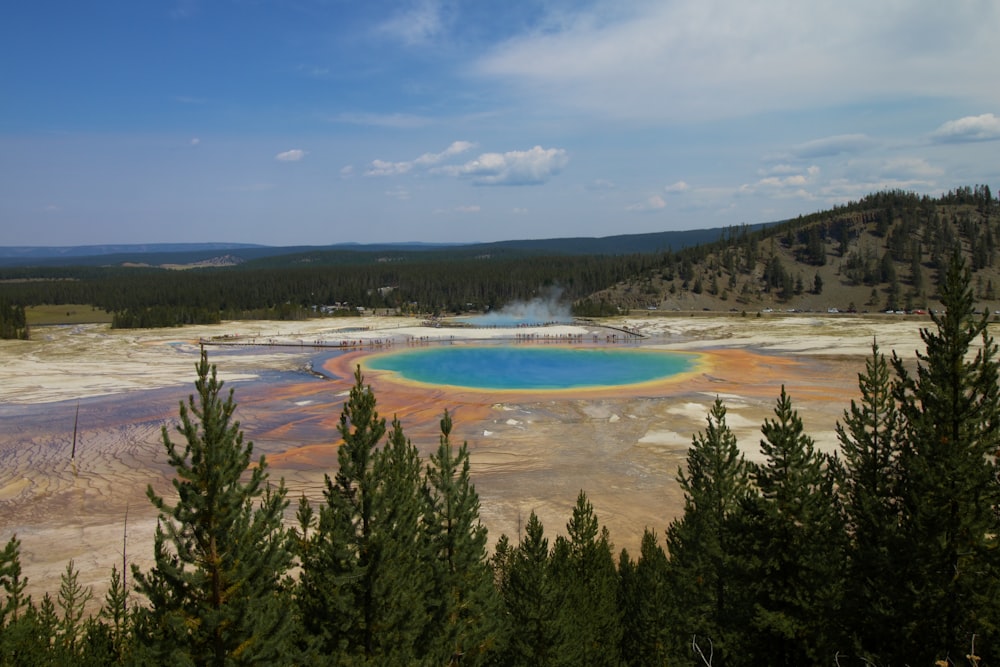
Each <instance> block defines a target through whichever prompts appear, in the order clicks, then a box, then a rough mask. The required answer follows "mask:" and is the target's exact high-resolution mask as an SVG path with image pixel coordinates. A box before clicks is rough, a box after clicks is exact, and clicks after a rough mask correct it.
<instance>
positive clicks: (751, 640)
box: [0, 262, 1000, 667]
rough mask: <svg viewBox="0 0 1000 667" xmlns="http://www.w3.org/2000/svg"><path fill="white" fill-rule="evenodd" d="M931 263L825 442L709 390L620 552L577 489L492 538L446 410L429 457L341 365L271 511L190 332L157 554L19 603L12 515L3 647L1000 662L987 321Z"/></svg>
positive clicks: (268, 654) (27, 653) (999, 491)
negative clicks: (332, 453)
mask: <svg viewBox="0 0 1000 667" xmlns="http://www.w3.org/2000/svg"><path fill="white" fill-rule="evenodd" d="M947 278H948V280H947V282H946V283H945V285H944V287H943V288H942V303H943V304H944V305H945V307H946V308H947V311H946V312H945V313H944V314H941V315H935V317H934V320H933V321H934V323H935V325H936V326H935V328H933V329H931V328H929V329H925V330H923V331H922V332H921V333H922V336H923V340H924V342H925V343H926V350H925V351H924V352H923V353H920V354H918V355H917V359H916V363H915V364H904V362H903V361H902V360H901V359H899V358H898V357H897V356H895V355H893V357H892V359H891V362H888V363H887V360H886V358H885V357H884V356H883V355H881V354H880V353H879V350H878V347H877V345H873V347H872V356H871V358H870V359H869V361H868V363H867V364H866V366H865V369H864V371H863V372H862V373H861V374H859V388H860V393H861V397H860V399H859V400H857V401H853V402H852V403H851V406H850V408H849V409H848V410H846V411H845V412H844V417H843V420H842V423H840V424H838V425H837V434H838V437H839V440H840V445H841V451H842V453H843V459H841V458H840V457H838V456H832V455H828V454H826V453H823V452H821V451H819V450H818V449H817V447H816V445H815V443H814V442H813V440H812V439H811V438H810V437H809V436H808V435H807V434H806V433H805V431H804V428H803V424H802V420H801V419H800V417H799V415H798V413H797V412H796V411H795V410H794V409H793V407H792V402H791V399H790V398H789V396H788V394H787V393H786V392H785V391H784V388H782V391H781V394H780V396H779V398H778V400H777V403H776V405H775V409H774V416H773V418H770V419H767V420H765V421H764V423H763V425H762V427H761V433H762V435H763V438H762V440H761V441H760V454H761V456H760V460H759V461H758V462H755V463H748V462H746V461H744V459H743V457H742V455H741V454H740V449H739V447H738V446H737V442H736V438H735V436H734V434H733V433H732V432H731V431H730V429H729V427H728V426H727V424H726V408H725V406H724V405H723V404H722V402H721V401H719V400H716V402H715V404H714V405H713V406H712V408H711V411H710V413H709V416H708V424H707V427H706V429H705V431H704V432H702V433H699V434H697V435H695V436H694V438H693V439H692V443H691V448H690V450H689V452H688V458H687V465H686V469H685V470H684V471H682V472H679V474H678V482H679V485H680V488H681V489H682V491H683V492H684V496H685V505H684V513H683V515H682V516H681V517H679V518H677V519H676V520H674V521H672V522H671V523H670V525H669V527H668V529H667V539H666V543H667V546H668V551H667V552H665V551H664V550H663V549H662V548H661V547H660V545H658V544H657V541H656V537H655V534H654V533H653V532H652V531H651V530H647V531H646V532H645V534H644V536H643V539H642V546H641V550H640V553H639V556H638V559H637V560H633V559H632V558H631V557H630V556H629V554H628V553H627V552H626V551H624V550H623V551H622V553H621V556H620V558H619V562H618V564H617V568H616V567H615V564H614V561H613V559H612V551H611V543H610V537H609V534H608V532H607V530H606V529H603V528H601V527H600V524H599V522H598V520H597V516H596V513H595V511H594V508H593V506H592V505H591V503H590V502H589V501H588V500H587V496H586V494H585V493H584V492H582V491H581V493H580V495H579V496H578V498H577V502H576V505H575V506H574V507H573V509H572V516H571V517H570V519H569V521H568V523H567V524H566V531H565V534H564V535H559V536H557V537H555V539H554V540H553V541H552V542H550V540H549V539H548V538H546V537H545V533H544V530H543V527H542V523H541V521H540V520H539V519H538V517H537V516H536V515H535V513H534V512H532V514H531V516H530V517H529V519H528V522H527V525H526V527H525V530H524V534H523V535H521V534H520V531H519V535H518V543H517V544H516V545H514V544H511V542H510V540H509V539H508V538H507V537H506V536H501V537H500V539H499V540H498V542H497V546H496V549H495V554H494V556H493V558H492V561H488V560H487V557H486V551H485V544H486V529H485V527H483V526H482V524H481V523H480V521H479V498H478V495H477V494H476V491H475V488H474V486H473V485H472V483H471V477H470V465H469V453H468V449H467V447H466V445H465V444H464V443H463V445H462V446H461V447H455V446H454V445H453V444H452V443H451V432H452V423H451V416H450V415H449V413H447V412H445V414H444V417H443V419H442V420H441V436H440V438H439V442H438V447H437V449H436V451H434V453H433V454H432V455H431V456H430V460H429V463H428V464H427V465H426V466H425V464H424V463H423V462H422V461H421V459H420V456H419V453H418V450H417V449H416V448H415V447H414V445H413V444H412V443H411V442H410V441H409V440H408V439H407V438H406V436H405V434H404V433H403V429H402V425H401V424H400V423H399V421H398V420H393V422H392V427H391V428H390V429H388V430H387V429H386V423H385V420H384V419H382V418H381V417H380V416H379V414H378V411H377V410H376V401H375V395H374V392H373V391H372V389H371V387H369V386H366V385H365V384H364V382H363V377H362V376H361V372H360V368H359V369H358V371H357V373H356V375H355V386H354V388H353V389H352V390H351V394H350V397H349V398H348V400H347V401H346V402H345V405H344V408H343V412H342V415H341V419H340V426H339V433H340V435H341V437H342V438H343V445H342V446H341V447H340V449H339V452H338V456H339V464H340V465H339V468H338V471H337V473H336V476H335V478H333V479H331V478H329V477H327V480H326V488H325V493H324V496H323V500H324V501H325V502H323V503H321V504H320V505H319V507H318V511H317V512H314V511H313V509H312V507H311V506H310V504H309V501H308V499H306V498H305V497H303V500H302V502H301V503H300V506H299V512H298V516H297V519H298V524H299V530H298V531H297V532H295V533H292V532H291V531H286V530H285V528H284V527H283V518H282V515H283V512H284V510H285V508H286V507H287V502H286V501H285V491H284V489H283V486H282V485H279V486H278V487H277V488H276V489H275V488H272V487H271V486H269V485H268V473H267V466H266V463H265V461H264V459H263V457H262V458H261V459H260V460H259V461H258V462H257V463H256V464H255V465H253V464H252V462H251V454H252V445H251V444H250V443H244V442H243V434H242V433H241V432H240V430H239V423H238V422H236V421H235V420H234V415H235V408H236V406H235V403H234V402H233V396H232V392H231V391H230V392H229V394H228V398H224V397H223V396H222V395H221V390H222V383H221V382H219V381H218V380H217V379H216V374H215V368H214V367H212V366H209V364H208V362H207V358H206V356H205V354H204V352H203V353H202V355H201V360H200V362H199V364H198V365H197V366H196V370H197V373H198V378H197V381H196V383H195V387H196V390H197V393H196V395H192V396H191V397H190V398H189V400H188V402H187V403H186V404H185V403H182V404H181V409H180V417H181V424H180V426H179V428H178V432H179V433H180V434H181V435H182V436H183V438H184V440H185V444H184V445H183V446H179V445H175V444H174V443H173V442H171V440H170V438H169V437H168V434H167V432H166V430H164V433H163V440H164V446H165V448H166V451H167V456H168V460H169V462H170V464H171V465H172V466H173V468H174V470H175V474H176V477H175V480H174V490H175V497H174V498H172V499H171V501H170V502H168V500H166V499H165V498H162V497H160V496H158V495H156V494H155V493H154V492H153V491H152V489H150V490H149V496H150V499H151V501H152V502H153V503H154V505H155V506H156V507H157V508H158V509H159V511H160V523H159V526H158V529H157V531H156V535H155V540H154V545H153V547H154V556H155V559H156V562H155V565H154V566H153V568H152V569H151V570H150V571H148V572H142V571H138V569H137V568H135V567H133V569H132V571H133V574H134V576H133V580H134V581H135V586H136V590H137V591H138V592H139V593H140V594H142V595H143V596H144V597H145V600H143V601H139V602H138V604H130V603H129V600H128V590H127V587H126V586H125V584H124V581H123V577H122V576H121V575H120V574H119V573H118V572H117V570H114V571H113V572H112V579H111V587H110V589H109V591H108V595H107V596H106V598H105V604H104V605H103V607H102V609H101V611H100V612H99V613H98V614H97V615H95V616H93V617H91V618H85V614H84V606H85V605H86V604H87V602H88V600H89V598H90V591H89V588H88V587H87V586H84V585H83V584H81V583H80V582H79V580H78V574H77V571H76V569H75V567H74V565H73V564H72V562H71V563H70V564H69V565H68V566H67V568H66V571H65V572H64V574H63V576H62V579H61V585H60V587H59V590H58V592H57V593H56V594H55V595H51V594H45V595H44V596H43V597H42V599H41V600H40V601H39V602H38V603H37V604H36V603H34V602H33V601H32V600H31V599H30V598H29V597H27V596H26V595H25V590H26V589H25V585H26V579H25V578H24V577H23V576H22V572H21V564H20V542H19V540H18V539H17V538H16V537H12V538H10V541H9V542H8V543H7V546H6V547H5V548H4V549H3V550H0V666H6V665H18V666H20V665H59V666H61V665H67V664H72V665H74V666H76V667H87V666H89V665H109V664H142V665H146V664H169V665H175V664H176V665H213V666H214V665H220V666H221V665H242V664H267V665H271V664H274V665H331V664H332V665H338V664H339V665H434V666H435V667H438V666H442V665H475V664H480V665H513V666H518V665H525V666H529V665H530V666H531V667H535V666H537V665H573V666H574V667H575V666H576V665H605V664H607V665H621V664H627V665H630V666H645V665H664V664H670V665H706V664H707V665H728V666H732V665H736V666H739V665H752V666H755V665H826V664H830V665H833V664H840V665H847V664H865V665H877V666H878V667H889V666H890V665H906V664H909V665H947V666H951V665H954V666H956V667H957V666H959V665H963V666H965V665H968V666H969V667H984V666H985V665H988V664H1000V644H998V642H1000V605H998V603H997V600H998V599H1000V590H998V588H1000V545H998V538H997V536H998V535H1000V476H998V472H1000V471H998V467H997V455H998V453H1000V452H998V449H1000V387H998V381H1000V372H998V361H997V347H996V345H995V344H994V343H993V340H992V338H991V337H990V335H989V332H988V329H987V326H986V320H985V318H979V317H976V316H975V315H974V313H973V311H972V299H971V294H970V291H969V276H968V273H967V272H966V271H964V270H963V268H962V266H961V265H960V264H959V263H958V262H954V263H953V264H952V267H951V269H950V270H949V272H948V276H947ZM550 544H551V548H550ZM293 554H294V555H297V556H298V559H299V560H298V563H295V562H294V560H293ZM491 565H492V567H490V566H491ZM293 574H294V575H296V576H297V577H298V579H297V581H295V582H293V581H292V575H293Z"/></svg>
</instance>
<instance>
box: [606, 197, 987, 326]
mask: <svg viewBox="0 0 1000 667" xmlns="http://www.w3.org/2000/svg"><path fill="white" fill-rule="evenodd" d="M954 252H959V253H961V254H962V255H963V256H964V257H965V259H966V261H967V264H968V265H969V267H970V268H971V269H972V270H973V285H974V287H975V292H976V297H977V299H979V303H980V308H987V309H990V310H991V311H992V310H997V309H1000V202H998V201H997V200H996V199H993V198H992V196H991V194H990V191H989V188H988V187H986V186H981V187H980V186H977V187H975V188H961V189H959V190H957V191H953V192H950V193H948V194H946V195H944V196H942V197H940V198H936V199H932V198H929V197H920V196H917V195H915V194H912V193H906V192H900V191H893V192H883V193H877V194H873V195H869V196H868V197H865V198H864V199H862V200H861V201H859V202H855V203H851V204H849V205H847V206H844V207H839V208H835V209H833V210H830V211H824V212H821V213H816V214H813V215H810V216H808V217H799V218H797V219H795V220H791V221H788V222H786V223H782V224H780V225H776V226H773V227H770V228H768V229H764V230H759V231H750V230H741V229H733V230H730V231H729V233H728V234H727V237H726V238H725V239H724V240H723V241H720V242H718V243H714V244H710V245H704V246H699V247H697V248H692V249H687V250H685V251H682V252H679V253H673V254H668V255H666V256H664V259H663V262H661V263H660V265H658V266H656V267H655V268H652V269H650V270H647V271H645V272H643V273H641V274H637V275H634V276H633V277H630V278H629V279H627V280H624V281H621V282H618V283H617V284H615V285H612V286H609V287H608V288H607V289H605V290H601V291H599V292H598V293H596V294H594V295H592V296H591V297H590V300H591V301H592V302H605V303H608V304H613V305H614V306H615V307H616V308H618V309H622V310H638V309H642V310H653V309H655V310H663V311H675V310H681V311H700V310H703V309H708V310H714V311H718V310H723V311H727V310H737V311H742V310H748V311H750V310H753V311H757V310H762V309H766V308H772V309H775V310H800V311H820V312H826V311H828V310H829V309H837V310H838V311H841V312H844V311H851V310H853V311H857V312H865V311H867V312H883V311H886V310H892V311H900V310H906V311H911V310H916V309H923V310H927V309H928V308H936V307H938V304H937V285H938V279H939V275H938V274H939V271H940V270H941V269H942V268H943V267H944V266H945V264H946V262H947V259H948V257H949V256H950V255H951V254H952V253H954Z"/></svg>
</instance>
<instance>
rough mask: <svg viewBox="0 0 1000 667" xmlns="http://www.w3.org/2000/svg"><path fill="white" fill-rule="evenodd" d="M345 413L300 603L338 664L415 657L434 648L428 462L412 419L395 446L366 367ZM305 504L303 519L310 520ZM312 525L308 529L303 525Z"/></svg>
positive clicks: (305, 556)
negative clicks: (409, 434) (426, 538)
mask: <svg viewBox="0 0 1000 667" xmlns="http://www.w3.org/2000/svg"><path fill="white" fill-rule="evenodd" d="M354 377H355V383H354V386H353V388H352V389H351V392H350V396H349V397H348V400H347V402H346V403H345V405H344V409H343V411H342V413H341V416H340V422H339V425H338V431H339V432H340V436H341V437H342V438H343V441H344V442H343V444H342V445H341V447H340V449H339V450H338V461H339V469H338V471H337V474H336V476H335V478H334V479H331V478H330V476H329V475H327V476H326V489H325V491H324V499H325V503H324V504H323V505H322V506H321V507H320V510H319V523H318V526H317V527H316V530H315V531H314V532H313V535H312V537H311V538H309V539H308V542H307V543H306V544H305V545H304V548H303V550H302V552H301V559H302V574H301V576H300V582H299V589H298V590H299V594H298V601H299V605H300V608H301V611H302V616H303V622H304V624H305V629H306V632H307V635H308V636H309V637H310V640H311V641H312V642H314V644H315V646H314V647H313V648H314V649H315V651H316V652H317V654H318V655H319V656H321V657H322V658H323V659H324V660H326V661H327V662H330V663H334V664H338V663H339V664H363V663H368V662H372V663H377V664H413V663H415V662H418V661H419V660H421V659H422V658H421V656H422V653H423V652H424V651H426V650H427V649H428V647H427V642H426V641H421V640H420V638H421V636H422V634H423V633H424V632H425V631H427V629H428V626H427V622H428V617H427V614H428V609H427V605H428V601H427V599H426V595H427V592H428V590H429V586H430V583H431V569H430V567H431V566H430V559H429V556H428V552H427V549H426V543H425V542H423V541H422V537H421V531H420V520H421V517H422V504H421V490H420V489H421V478H420V472H421V471H420V460H419V456H418V455H417V452H416V449H415V448H414V447H413V445H412V444H411V443H410V442H409V440H407V439H406V437H405V435H404V434H403V430H402V426H401V425H400V424H399V422H398V421H394V422H393V429H392V432H391V433H390V435H389V439H388V444H387V445H386V447H385V449H384V450H380V449H379V447H378V445H379V441H380V440H381V439H382V437H383V436H384V435H385V433H386V424H385V419H383V418H382V417H380V416H379V414H378V410H377V403H376V399H375V394H374V392H373V391H372V389H371V387H370V386H367V385H365V384H364V377H363V376H362V374H361V368H360V367H358V368H357V369H356V371H355V375H354ZM309 512H311V510H309V509H303V508H301V507H300V524H301V523H303V522H305V523H306V524H308V523H309V521H310V518H309V517H308V516H307V515H308V514H309ZM303 532H304V531H303Z"/></svg>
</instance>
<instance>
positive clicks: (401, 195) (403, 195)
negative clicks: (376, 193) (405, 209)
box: [385, 188, 410, 201]
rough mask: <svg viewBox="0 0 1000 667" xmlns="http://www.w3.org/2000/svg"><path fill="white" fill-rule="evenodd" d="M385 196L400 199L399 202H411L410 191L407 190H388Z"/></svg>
mask: <svg viewBox="0 0 1000 667" xmlns="http://www.w3.org/2000/svg"><path fill="white" fill-rule="evenodd" d="M385 196H386V197H392V198H393V199H398V200H399V201H409V199H410V191H409V190H407V189H406V188H393V189H392V190H386V191H385Z"/></svg>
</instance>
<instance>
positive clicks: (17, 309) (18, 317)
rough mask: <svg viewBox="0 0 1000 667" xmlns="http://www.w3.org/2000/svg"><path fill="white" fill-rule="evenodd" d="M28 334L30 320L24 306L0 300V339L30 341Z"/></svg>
mask: <svg viewBox="0 0 1000 667" xmlns="http://www.w3.org/2000/svg"><path fill="white" fill-rule="evenodd" d="M28 334H29V329H28V318H27V317H26V315H25V312H24V306H23V305H21V304H12V303H10V302H9V301H7V299H5V298H0V338H19V339H22V340H28Z"/></svg>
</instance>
